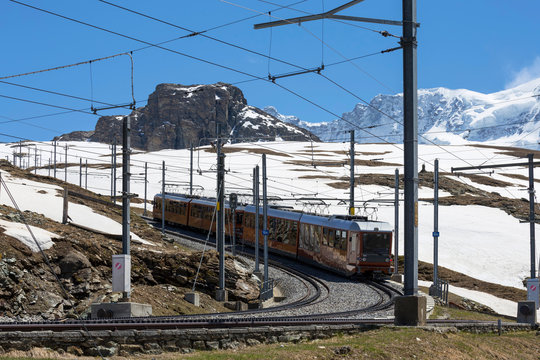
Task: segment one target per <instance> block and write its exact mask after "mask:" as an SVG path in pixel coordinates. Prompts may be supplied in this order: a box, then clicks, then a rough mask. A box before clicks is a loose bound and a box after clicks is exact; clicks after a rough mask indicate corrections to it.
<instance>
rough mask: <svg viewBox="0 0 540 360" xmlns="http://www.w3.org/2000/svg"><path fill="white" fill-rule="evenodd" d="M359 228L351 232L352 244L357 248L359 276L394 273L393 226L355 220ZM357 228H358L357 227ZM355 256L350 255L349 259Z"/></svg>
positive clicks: (378, 222)
mask: <svg viewBox="0 0 540 360" xmlns="http://www.w3.org/2000/svg"><path fill="white" fill-rule="evenodd" d="M353 221H354V222H355V224H356V225H357V226H358V229H357V230H356V231H353V232H351V237H350V238H349V240H350V242H353V243H354V245H356V246H351V248H356V250H355V253H356V269H357V271H356V272H357V273H358V274H362V275H366V276H374V275H377V274H390V273H391V272H392V271H393V265H394V264H393V259H392V226H391V225H390V224H389V223H387V222H382V221H368V220H367V219H358V220H356V219H355V220H353ZM355 227H356V226H355ZM352 258H354V254H351V253H349V259H352Z"/></svg>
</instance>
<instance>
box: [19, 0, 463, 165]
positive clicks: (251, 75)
mask: <svg viewBox="0 0 540 360" xmlns="http://www.w3.org/2000/svg"><path fill="white" fill-rule="evenodd" d="M10 1H11V2H14V3H17V4H21V5H24V6H27V7H30V8H33V9H36V10H39V11H43V12H46V13H48V14H51V15H55V16H58V17H61V18H64V19H66V20H70V21H74V22H77V23H79V24H83V25H86V26H90V27H93V28H95V29H99V30H102V31H106V32H109V33H112V34H115V35H118V36H121V37H125V38H128V39H131V40H135V41H138V42H142V43H144V44H147V45H148V46H155V47H157V48H160V49H163V50H166V51H170V52H173V53H176V54H178V55H182V56H186V57H188V58H191V59H194V60H198V61H202V62H204V63H207V64H211V65H214V66H218V67H221V68H224V69H227V70H231V71H234V72H237V73H240V74H244V75H247V76H250V77H253V78H257V79H260V80H266V79H264V78H263V77H260V76H256V75H253V74H249V73H247V72H245V71H242V70H238V69H234V68H232V67H229V66H226V65H222V64H218V63H215V62H213V61H209V60H205V59H201V58H198V57H195V56H192V55H189V54H184V53H181V52H178V51H175V50H172V49H168V48H165V47H162V46H160V45H157V44H152V43H150V42H147V41H144V40H140V39H136V38H134V37H131V36H128V35H124V34H121V33H118V32H115V31H111V30H108V29H104V28H102V27H98V26H95V25H92V24H88V23H85V22H82V21H79V20H76V19H72V18H69V17H66V16H64V15H60V14H57V13H54V12H51V11H48V10H44V9H41V8H37V7H35V6H32V5H29V4H25V3H22V2H20V1H17V0H10ZM277 85H278V86H280V87H281V88H283V89H284V90H286V91H289V92H290V93H292V94H294V95H296V96H298V97H300V98H302V99H304V100H307V101H308V102H310V103H312V104H314V105H316V103H314V102H313V101H309V100H308V99H306V98H305V97H301V96H299V94H298V93H296V92H293V91H290V90H289V89H287V88H285V87H284V86H283V85H280V84H277ZM316 106H317V105H316ZM317 107H319V108H320V109H321V110H322V109H324V108H323V107H321V106H317ZM327 112H328V111H327ZM330 113H331V114H332V115H334V116H336V117H338V118H342V117H340V116H337V115H336V114H333V113H332V112H330ZM355 126H356V125H355ZM363 131H366V130H363ZM368 133H369V132H368ZM370 134H371V133H370ZM372 135H373V134H372ZM376 137H377V138H379V139H381V138H380V137H378V136H376ZM382 140H383V141H384V139H382ZM384 142H387V141H384ZM465 162H466V161H465Z"/></svg>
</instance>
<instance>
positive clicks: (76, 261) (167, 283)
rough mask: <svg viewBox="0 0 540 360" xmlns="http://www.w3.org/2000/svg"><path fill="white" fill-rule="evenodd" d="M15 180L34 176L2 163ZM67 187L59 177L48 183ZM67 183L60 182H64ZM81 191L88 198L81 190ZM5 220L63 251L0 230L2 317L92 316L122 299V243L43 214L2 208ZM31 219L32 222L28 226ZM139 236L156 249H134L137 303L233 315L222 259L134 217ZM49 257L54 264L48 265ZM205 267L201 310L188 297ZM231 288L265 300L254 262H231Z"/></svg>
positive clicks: (161, 311) (245, 297) (161, 309)
mask: <svg viewBox="0 0 540 360" xmlns="http://www.w3.org/2000/svg"><path fill="white" fill-rule="evenodd" d="M0 166H1V167H2V168H3V169H4V170H8V171H12V173H13V175H16V176H21V177H28V178H34V179H35V176H34V175H32V174H29V173H27V172H23V171H20V170H18V169H16V168H11V166H9V165H7V164H5V163H2V164H0ZM39 180H40V181H43V180H44V181H46V182H51V183H56V184H59V183H61V182H60V181H58V180H56V179H51V178H45V179H43V178H40V179H39ZM59 185H60V184H59ZM70 187H71V188H76V190H77V191H78V192H84V190H83V189H80V188H78V187H76V186H73V185H70ZM69 200H70V201H72V202H77V203H83V204H85V205H88V206H91V207H92V208H93V209H94V211H96V212H99V213H103V214H104V215H107V216H109V217H111V218H114V219H115V220H120V218H121V213H120V210H118V209H115V208H114V207H111V206H106V205H101V204H96V203H93V202H91V201H88V200H81V199H79V198H71V197H70V199H69ZM0 218H2V219H4V220H7V221H14V222H23V221H26V222H27V223H28V224H29V225H33V226H36V227H39V228H42V229H45V230H48V231H50V232H53V233H55V234H57V235H59V237H60V238H59V239H55V240H54V242H55V245H54V246H53V247H52V248H50V249H48V250H45V251H44V253H43V254H41V253H39V252H38V253H33V252H32V251H31V250H30V249H29V248H28V247H27V246H25V245H23V244H22V243H21V242H20V241H18V240H17V239H14V238H12V237H10V236H7V235H5V234H4V233H3V229H2V228H0V231H1V232H0V255H1V260H0V316H4V319H6V318H12V319H14V318H19V319H29V318H33V319H40V318H43V319H54V318H63V317H66V316H67V317H78V316H84V315H85V314H86V313H87V312H88V311H89V307H90V304H91V303H92V302H97V301H111V300H112V301H116V300H117V299H118V298H119V294H117V293H112V289H111V261H112V255H113V254H120V253H121V245H122V244H121V241H119V240H117V239H113V238H109V237H107V236H104V235H101V234H96V233H93V232H90V231H87V230H84V229H80V228H77V227H74V226H72V225H69V224H68V225H63V224H60V223H57V222H54V221H52V220H50V219H48V218H46V217H44V216H42V215H41V214H37V213H33V212H29V211H25V212H24V213H22V214H21V213H18V212H17V211H16V210H15V209H14V208H12V207H8V206H0ZM23 219H24V220H23ZM131 220H132V227H131V228H132V231H133V232H134V233H136V234H137V235H139V236H140V237H141V238H143V239H145V240H149V241H151V242H153V243H154V244H155V246H150V245H142V244H137V243H132V247H131V252H132V286H133V294H132V300H133V301H137V302H143V303H149V304H151V305H152V306H153V312H154V314H155V315H176V314H185V313H195V312H215V311H226V309H225V308H224V307H223V305H222V304H220V303H218V302H215V301H214V300H213V299H212V297H213V295H214V293H215V289H216V287H217V284H218V257H217V253H216V252H215V251H206V252H205V254H204V257H203V259H202V261H201V252H200V251H195V252H194V251H191V250H188V249H186V248H183V247H179V246H178V245H174V244H171V243H169V242H167V241H163V239H162V237H161V233H160V232H158V231H156V230H155V229H153V228H152V227H150V226H149V225H147V224H146V222H144V221H143V220H142V219H140V218H139V217H138V216H137V215H135V214H133V215H132V219H131ZM45 259H46V260H45ZM199 263H201V269H200V273H199V276H198V280H197V284H196V289H197V291H199V292H201V293H202V295H201V307H200V308H196V307H194V306H192V305H191V304H189V303H187V302H186V301H185V300H184V299H183V295H184V294H185V293H186V292H188V291H191V288H192V286H193V281H194V278H195V274H196V271H197V267H198V266H199ZM226 271H227V274H228V276H227V278H226V287H227V288H228V289H229V291H230V292H229V299H230V300H239V301H243V302H246V303H249V302H253V301H255V299H257V297H258V284H257V282H256V281H255V280H254V279H253V278H252V276H251V274H250V273H249V272H248V268H247V264H246V263H243V262H242V261H241V260H238V259H236V260H235V259H233V258H230V257H226Z"/></svg>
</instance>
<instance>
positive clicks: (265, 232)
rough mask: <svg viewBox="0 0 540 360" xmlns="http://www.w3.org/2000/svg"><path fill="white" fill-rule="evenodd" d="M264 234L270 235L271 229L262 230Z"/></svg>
mask: <svg viewBox="0 0 540 360" xmlns="http://www.w3.org/2000/svg"><path fill="white" fill-rule="evenodd" d="M262 234H263V235H264V236H268V235H270V231H268V229H264V230H263V231H262Z"/></svg>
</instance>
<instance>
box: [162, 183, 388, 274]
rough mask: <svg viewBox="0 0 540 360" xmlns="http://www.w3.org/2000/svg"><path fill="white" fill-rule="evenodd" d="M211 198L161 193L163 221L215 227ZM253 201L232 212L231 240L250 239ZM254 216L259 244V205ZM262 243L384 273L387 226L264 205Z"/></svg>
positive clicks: (329, 263)
mask: <svg viewBox="0 0 540 360" xmlns="http://www.w3.org/2000/svg"><path fill="white" fill-rule="evenodd" d="M162 203H163V195H162V194H157V195H156V196H155V197H154V208H153V217H154V219H156V220H161V217H162V207H161V206H162ZM215 206H216V202H215V200H210V199H196V198H188V197H185V196H181V195H176V194H167V193H166V194H165V221H166V222H167V223H169V224H172V225H177V226H183V227H187V228H192V229H197V230H201V231H209V230H210V231H212V232H214V233H215V231H216V221H215V215H214V211H215ZM255 210H256V208H255V206H253V205H247V206H240V207H238V208H237V209H236V211H235V221H236V224H235V226H234V227H235V234H236V239H237V242H244V243H246V244H252V245H253V244H255ZM259 213H260V215H259V216H260V219H259V227H260V232H259V244H260V246H261V247H262V245H263V242H264V237H263V235H262V224H263V219H262V208H260V211H259ZM267 214H268V218H267V219H268V231H269V235H268V247H269V251H272V252H275V253H279V254H281V255H285V256H288V257H291V258H295V259H297V260H299V261H303V262H306V263H310V264H313V265H316V266H319V267H322V268H326V269H328V270H331V271H334V272H338V273H340V274H343V275H346V276H351V275H354V274H362V275H370V274H373V273H384V274H390V273H391V272H392V270H393V261H392V254H391V248H392V227H391V226H390V224H388V223H386V222H381V221H368V220H367V218H365V217H361V216H352V217H351V216H320V215H312V214H305V213H300V212H294V211H287V210H280V209H275V208H272V207H269V208H268V211H267ZM225 218H226V221H225V222H226V226H225V229H226V230H225V231H226V235H227V236H231V235H232V231H233V230H232V229H233V226H232V218H233V216H232V211H231V209H230V207H229V206H228V204H226V205H225Z"/></svg>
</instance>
